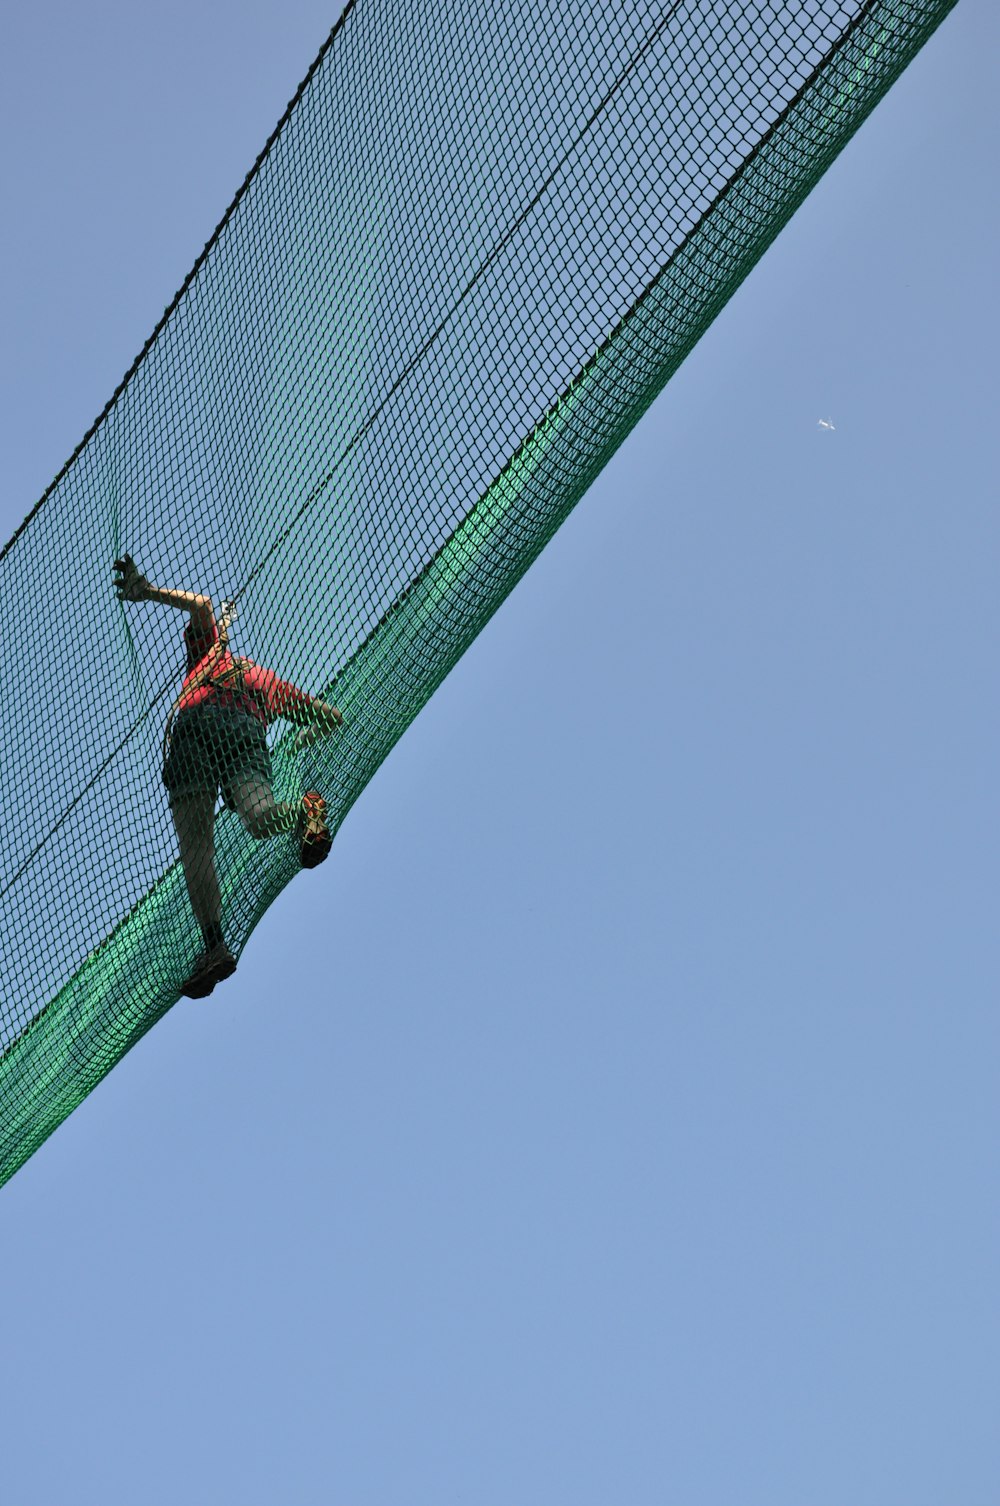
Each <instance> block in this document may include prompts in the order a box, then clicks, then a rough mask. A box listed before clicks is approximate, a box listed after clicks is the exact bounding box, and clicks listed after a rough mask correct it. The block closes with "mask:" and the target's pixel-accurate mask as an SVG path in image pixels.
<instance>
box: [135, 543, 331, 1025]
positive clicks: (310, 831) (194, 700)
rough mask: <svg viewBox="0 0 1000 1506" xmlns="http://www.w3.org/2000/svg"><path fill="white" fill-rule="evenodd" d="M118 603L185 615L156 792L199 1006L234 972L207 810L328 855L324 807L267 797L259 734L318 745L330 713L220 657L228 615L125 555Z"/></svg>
mask: <svg viewBox="0 0 1000 1506" xmlns="http://www.w3.org/2000/svg"><path fill="white" fill-rule="evenodd" d="M114 585H115V591H116V593H117V596H118V600H119V601H133V602H140V601H151V602H156V603H158V604H159V605H161V606H166V607H175V608H177V609H178V610H180V611H183V612H187V613H188V614H189V618H188V622H187V624H186V626H185V628H184V647H185V653H186V663H185V669H184V677H183V684H182V687H181V692H180V694H179V696H178V697H177V699H176V701H175V702H174V704H173V706H172V707H171V711H170V715H169V717H168V718H167V728H166V732H165V734H164V757H163V783H164V785H165V786H166V790H167V796H168V799H169V801H170V811H171V815H172V816H173V821H174V827H175V830H176V832H177V844H178V848H179V851H180V859H181V865H182V867H183V870H184V879H185V882H186V884H187V891H188V896H189V898H190V901H191V909H192V910H193V912H194V917H195V920H196V921H197V922H198V925H199V927H200V929H201V934H202V939H203V943H204V946H203V949H202V951H201V952H200V953H199V955H198V957H197V959H196V960H195V964H194V968H193V970H192V972H191V975H190V976H189V978H188V979H187V981H186V982H185V984H184V986H183V988H182V993H184V994H185V995H186V996H187V997H188V998H190V999H203V998H206V997H207V996H208V995H209V994H210V993H211V992H212V990H213V988H214V987H215V985H216V984H217V983H220V982H221V981H222V980H223V979H224V978H228V977H230V976H231V974H232V973H234V972H235V971H236V958H235V957H234V956H233V954H232V952H231V951H230V949H229V947H228V946H227V945H226V941H225V937H224V935H223V930H222V896H221V893H220V890H219V879H218V874H217V872H216V866H215V808H216V802H217V799H218V795H219V791H220V789H221V791H222V795H223V798H224V800H225V803H226V805H227V806H228V807H229V808H230V809H232V810H234V811H235V812H236V813H237V815H238V816H239V818H240V820H241V821H242V823H243V825H244V827H245V828H246V830H247V832H248V833H249V834H250V836H251V837H254V838H256V839H257V840H259V841H263V840H266V839H268V838H271V837H276V836H280V835H282V834H283V833H287V832H294V833H295V836H296V840H297V842H298V847H299V861H300V862H301V864H302V867H303V868H315V867H316V866H317V865H318V864H319V863H322V862H323V860H324V859H325V858H326V857H327V855H328V854H329V851H330V848H331V845H332V838H331V836H330V829H329V827H328V826H327V823H326V800H325V799H324V798H323V796H322V795H321V794H320V793H319V791H318V790H307V791H306V793H305V794H304V795H303V796H302V798H301V800H298V801H289V802H279V801H277V800H276V799H275V797H274V790H273V776H272V772H271V756H270V752H269V750H268V746H267V729H268V727H269V726H270V724H271V723H272V722H274V721H276V720H278V718H283V719H284V720H285V721H288V722H291V723H292V724H293V725H295V726H297V727H298V728H299V731H298V733H297V734H296V738H295V746H296V748H297V749H301V748H304V747H306V746H307V745H308V744H309V743H312V742H315V741H316V740H317V739H319V738H322V737H327V736H329V735H330V733H332V732H333V731H334V730H335V729H336V728H337V727H339V726H340V725H341V723H342V721H343V717H342V716H341V713H340V712H339V711H338V710H337V707H336V706H331V705H329V704H328V703H327V702H326V701H323V700H320V699H319V697H317V696H311V695H308V694H307V693H306V692H305V691H303V690H299V689H298V688H297V687H296V686H295V685H291V684H289V683H288V682H287V681H286V680H281V679H279V678H278V676H277V675H276V674H275V673H274V672H273V670H270V669H264V668H262V667H261V666H260V665H259V664H255V663H253V661H252V660H250V659H244V658H237V657H235V656H234V655H233V654H232V652H231V651H230V648H229V627H230V623H231V620H232V611H231V609H226V610H223V612H222V614H221V616H220V617H219V618H216V615H215V609H214V607H213V605H212V601H211V598H210V597H208V596H203V595H200V594H199V593H197V592H194V591H175V590H171V589H165V588H161V587H159V586H154V585H152V584H151V583H150V582H149V581H148V580H147V579H146V577H145V576H144V575H143V574H142V573H141V571H140V570H139V568H138V567H137V565H136V564H135V561H134V560H133V559H132V557H131V555H128V554H126V555H124V556H123V557H122V558H121V559H119V560H115V562H114Z"/></svg>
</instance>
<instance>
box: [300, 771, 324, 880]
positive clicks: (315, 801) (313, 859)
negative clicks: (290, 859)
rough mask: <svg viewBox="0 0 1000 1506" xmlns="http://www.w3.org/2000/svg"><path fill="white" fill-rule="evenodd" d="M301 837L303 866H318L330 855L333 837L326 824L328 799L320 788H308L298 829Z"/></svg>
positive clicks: (304, 796) (303, 800)
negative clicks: (321, 792) (325, 798)
mask: <svg viewBox="0 0 1000 1506" xmlns="http://www.w3.org/2000/svg"><path fill="white" fill-rule="evenodd" d="M296 835H297V836H298V839H299V862H300V863H301V864H302V866H303V868H317V867H318V866H319V864H320V863H322V862H323V860H324V859H325V858H327V857H329V855H330V848H331V847H332V846H333V838H332V837H331V835H330V828H329V827H328V826H327V824H326V801H325V800H324V799H323V796H322V795H321V794H320V793H319V791H318V790H306V793H305V794H304V795H303V796H302V810H301V812H300V813H299V824H298V827H297V829H296Z"/></svg>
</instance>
